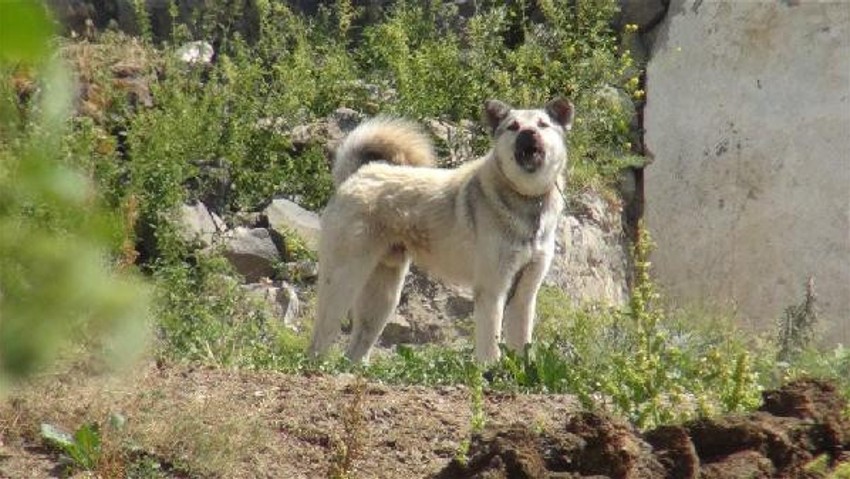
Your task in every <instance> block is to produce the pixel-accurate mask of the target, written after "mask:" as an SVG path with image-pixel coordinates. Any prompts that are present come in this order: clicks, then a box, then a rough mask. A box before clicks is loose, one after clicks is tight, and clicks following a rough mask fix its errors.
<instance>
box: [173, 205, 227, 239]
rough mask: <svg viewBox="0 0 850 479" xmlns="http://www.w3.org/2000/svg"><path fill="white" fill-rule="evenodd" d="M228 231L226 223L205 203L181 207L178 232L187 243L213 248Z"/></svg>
mask: <svg viewBox="0 0 850 479" xmlns="http://www.w3.org/2000/svg"><path fill="white" fill-rule="evenodd" d="M226 229H227V227H226V225H225V224H224V221H223V220H222V219H221V218H220V217H219V216H218V215H217V214H215V213H213V212H211V211H210V210H209V209H207V207H206V205H204V204H203V203H201V202H197V203H195V204H191V205H181V206H180V212H179V215H178V218H177V232H178V234H179V235H180V237H181V238H182V239H183V241H185V242H186V243H189V244H194V245H197V246H200V247H207V246H211V245H212V244H213V243H214V242H215V240H216V238H217V237H218V236H219V235H220V234H221V233H223V232H224V231H225V230H226Z"/></svg>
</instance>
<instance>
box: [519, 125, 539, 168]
mask: <svg viewBox="0 0 850 479" xmlns="http://www.w3.org/2000/svg"><path fill="white" fill-rule="evenodd" d="M545 157H546V154H545V152H544V151H543V145H541V141H540V137H539V135H537V134H536V133H535V132H534V131H532V130H524V131H521V132H520V133H519V135H517V139H516V148H515V150H514V160H516V162H517V165H519V167H520V168H522V169H523V170H524V171H526V172H528V173H534V172H535V171H537V170H538V169H539V168H540V167H541V166H542V165H543V160H544V159H545Z"/></svg>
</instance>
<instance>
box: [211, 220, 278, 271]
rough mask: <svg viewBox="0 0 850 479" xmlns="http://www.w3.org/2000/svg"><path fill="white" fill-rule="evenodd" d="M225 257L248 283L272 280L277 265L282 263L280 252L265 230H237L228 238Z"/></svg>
mask: <svg viewBox="0 0 850 479" xmlns="http://www.w3.org/2000/svg"><path fill="white" fill-rule="evenodd" d="M223 254H224V257H225V258H227V260H228V261H230V264H232V265H233V267H234V268H235V269H236V271H237V272H239V274H241V275H243V276H244V277H245V280H246V281H248V282H252V283H253V282H256V281H259V280H260V279H261V278H271V277H272V276H274V274H275V265H277V264H278V263H279V262H280V261H281V256H280V252H279V251H278V249H277V247H276V246H275V244H274V242H273V241H272V238H271V234H269V231H268V230H266V229H264V228H252V229H248V228H236V229H234V230H232V231H231V233H230V235H228V236H227V238H226V240H225V246H224V252H223Z"/></svg>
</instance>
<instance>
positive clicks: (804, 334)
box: [777, 278, 817, 363]
mask: <svg viewBox="0 0 850 479" xmlns="http://www.w3.org/2000/svg"><path fill="white" fill-rule="evenodd" d="M816 305H817V296H816V295H815V280H814V278H809V280H808V282H807V283H806V294H805V298H803V302H802V303H800V304H796V305H792V306H788V307H787V308H785V314H784V315H783V317H782V319H781V320H780V321H779V322H778V324H777V326H778V327H777V329H778V331H779V337H778V339H777V343H778V344H779V352H778V354H777V359H778V360H779V361H780V362H786V363H788V362H791V361H793V360H794V359H795V358H797V357H798V356H799V355H800V354H801V353H802V352H803V351H804V350H806V349H809V348H811V347H812V345H813V342H814V340H815V327H816V325H817V309H816V308H817V306H816Z"/></svg>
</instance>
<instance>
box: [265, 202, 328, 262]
mask: <svg viewBox="0 0 850 479" xmlns="http://www.w3.org/2000/svg"><path fill="white" fill-rule="evenodd" d="M263 214H264V215H265V216H266V217H267V218H268V221H269V228H271V230H272V231H274V232H275V233H276V234H279V235H281V236H282V237H284V238H285V237H286V236H287V235H291V234H295V235H297V236H298V238H299V239H300V240H302V241H303V242H304V244H305V246H307V247H308V248H310V249H311V250H313V251H318V249H319V234H320V233H321V225H320V223H319V215H317V214H316V213H313V212H312V211H309V210H306V209H304V208H302V207H300V206H299V205H297V204H296V203H294V202H292V201H289V200H287V199H284V198H278V199H275V200H272V202H271V204H270V205H269V206H268V207H266V209H265V210H263Z"/></svg>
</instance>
